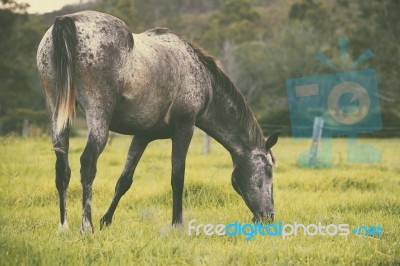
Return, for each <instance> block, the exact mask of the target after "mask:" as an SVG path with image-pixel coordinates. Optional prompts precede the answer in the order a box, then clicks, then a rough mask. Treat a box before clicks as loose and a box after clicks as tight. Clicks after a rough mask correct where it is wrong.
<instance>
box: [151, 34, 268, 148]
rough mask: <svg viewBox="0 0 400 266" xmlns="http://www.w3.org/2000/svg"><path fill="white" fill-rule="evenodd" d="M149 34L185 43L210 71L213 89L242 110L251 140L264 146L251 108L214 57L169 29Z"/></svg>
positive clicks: (243, 121)
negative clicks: (172, 38) (173, 37)
mask: <svg viewBox="0 0 400 266" xmlns="http://www.w3.org/2000/svg"><path fill="white" fill-rule="evenodd" d="M148 32H151V33H153V34H156V35H163V34H174V35H176V36H177V37H178V38H179V39H180V40H181V41H182V42H184V43H185V44H186V45H187V46H188V47H189V48H190V49H192V50H193V52H194V53H195V54H196V55H197V57H198V58H199V60H200V62H201V63H202V64H203V65H204V67H205V68H206V69H207V70H208V71H209V73H210V74H211V76H212V79H213V82H214V84H213V85H214V86H213V89H214V90H215V89H217V90H218V89H220V90H223V91H224V92H225V93H227V94H228V95H229V97H230V99H231V100H232V101H233V102H234V103H235V104H236V106H237V108H238V109H239V110H241V113H240V117H239V120H240V121H239V124H240V125H244V126H245V127H246V128H247V129H248V134H249V137H250V139H253V140H255V141H256V143H257V145H264V144H265V143H264V135H263V132H262V130H261V128H260V125H259V124H258V122H257V120H256V119H255V118H254V116H253V114H252V112H251V111H250V108H249V106H248V105H247V103H246V102H245V100H244V98H243V96H242V94H241V93H240V92H239V90H238V89H236V87H235V85H234V84H233V82H232V81H231V80H230V79H229V77H228V76H227V75H226V74H225V73H224V72H223V71H222V70H221V68H220V67H219V66H218V64H217V62H216V60H215V59H214V57H212V56H211V55H210V54H208V53H207V52H206V51H205V50H204V49H202V48H201V47H200V46H198V45H196V44H194V43H192V42H190V41H188V40H186V39H185V38H184V37H182V36H181V35H180V34H178V33H176V32H174V31H173V30H170V29H168V28H155V29H151V30H149V31H148Z"/></svg>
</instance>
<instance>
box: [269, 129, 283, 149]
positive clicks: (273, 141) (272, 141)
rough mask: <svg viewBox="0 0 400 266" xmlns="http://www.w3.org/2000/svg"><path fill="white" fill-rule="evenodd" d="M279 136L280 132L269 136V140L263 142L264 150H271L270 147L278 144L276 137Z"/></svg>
mask: <svg viewBox="0 0 400 266" xmlns="http://www.w3.org/2000/svg"><path fill="white" fill-rule="evenodd" d="M280 134H281V132H275V133H274V134H272V135H271V136H269V138H268V139H267V141H266V142H265V150H266V151H269V150H270V149H271V148H272V146H274V145H275V144H276V143H277V142H278V137H279V135H280Z"/></svg>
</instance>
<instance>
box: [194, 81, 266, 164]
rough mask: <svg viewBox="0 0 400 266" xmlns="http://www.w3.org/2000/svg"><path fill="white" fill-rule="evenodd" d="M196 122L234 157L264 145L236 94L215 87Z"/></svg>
mask: <svg viewBox="0 0 400 266" xmlns="http://www.w3.org/2000/svg"><path fill="white" fill-rule="evenodd" d="M211 99H212V100H211V102H210V103H209V105H208V108H207V110H206V111H205V113H204V114H203V115H202V117H201V118H200V119H199V120H198V123H197V126H198V127H199V128H201V129H202V130H204V131H205V132H206V133H207V134H208V135H210V136H211V137H213V138H214V139H215V140H217V141H218V142H219V143H221V144H222V145H223V146H224V147H225V148H226V149H227V150H228V151H229V152H230V153H231V155H232V157H233V158H234V159H235V157H238V156H241V155H243V154H246V153H249V152H251V151H252V150H254V149H257V148H262V147H263V146H264V137H263V133H262V130H261V128H260V126H259V124H258V123H257V121H256V119H255V118H254V116H253V114H252V113H251V111H250V110H249V108H248V106H247V104H246V103H245V102H244V99H243V98H242V96H241V95H239V94H236V95H235V94H232V93H230V92H229V91H228V90H225V89H223V88H218V87H217V88H215V89H214V90H213V96H212V97H211Z"/></svg>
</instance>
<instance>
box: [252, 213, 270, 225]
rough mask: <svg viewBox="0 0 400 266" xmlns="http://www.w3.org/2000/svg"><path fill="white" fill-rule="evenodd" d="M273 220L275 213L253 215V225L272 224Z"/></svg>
mask: <svg viewBox="0 0 400 266" xmlns="http://www.w3.org/2000/svg"><path fill="white" fill-rule="evenodd" d="M274 219H275V212H269V213H266V214H262V213H261V214H257V215H256V214H254V216H253V223H257V222H261V223H263V224H269V223H272V222H273V221H274Z"/></svg>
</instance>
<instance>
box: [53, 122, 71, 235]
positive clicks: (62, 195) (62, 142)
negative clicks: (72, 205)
mask: <svg viewBox="0 0 400 266" xmlns="http://www.w3.org/2000/svg"><path fill="white" fill-rule="evenodd" d="M52 140H53V149H54V151H55V154H56V187H57V191H58V196H59V201H60V226H59V230H60V231H63V230H67V229H68V222H67V206H66V205H67V203H66V195H67V188H68V185H69V180H70V178H71V169H70V167H69V163H68V148H69V128H66V129H64V130H63V131H62V132H61V133H60V134H58V135H56V134H55V133H53V137H52Z"/></svg>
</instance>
